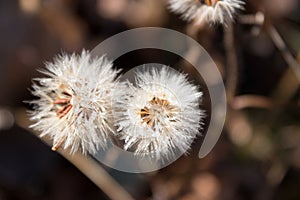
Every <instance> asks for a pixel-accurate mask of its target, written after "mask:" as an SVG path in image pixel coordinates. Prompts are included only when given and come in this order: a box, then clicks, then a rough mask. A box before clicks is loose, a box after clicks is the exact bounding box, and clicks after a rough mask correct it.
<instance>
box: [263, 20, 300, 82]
mask: <svg viewBox="0 0 300 200" xmlns="http://www.w3.org/2000/svg"><path fill="white" fill-rule="evenodd" d="M268 33H269V35H270V37H271V39H272V41H273V43H274V44H275V46H276V47H277V48H278V50H279V51H280V52H281V54H282V57H283V58H284V60H285V61H286V62H287V64H288V66H289V67H290V68H291V70H293V72H294V74H295V76H296V77H297V79H298V81H299V82H300V64H299V63H298V61H297V60H296V59H295V58H294V56H293V55H292V53H291V52H290V50H289V49H288V47H287V45H286V43H285V41H284V40H283V38H282V37H281V35H280V34H279V32H278V31H277V29H276V28H275V27H274V26H273V25H272V24H269V26H268Z"/></svg>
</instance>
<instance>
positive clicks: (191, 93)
mask: <svg viewBox="0 0 300 200" xmlns="http://www.w3.org/2000/svg"><path fill="white" fill-rule="evenodd" d="M118 95H121V96H118ZM118 95H116V96H115V97H114V99H116V102H117V103H116V105H115V106H114V117H115V121H116V126H117V127H118V133H117V136H119V137H120V139H123V140H124V142H125V145H124V149H125V150H132V151H134V153H135V154H136V155H138V156H141V157H145V156H150V157H151V158H154V159H156V160H161V159H167V158H172V157H173V156H174V155H175V153H177V152H179V153H181V154H182V153H184V152H186V151H187V150H188V149H189V147H190V145H191V143H192V141H193V140H194V138H195V137H196V136H197V135H198V134H199V131H200V128H201V127H200V125H201V119H202V117H203V111H202V110H201V109H200V108H199V103H200V101H201V97H202V92H199V91H198V87H197V86H195V85H193V84H191V83H189V81H188V80H187V76H186V75H184V74H181V73H179V72H177V71H175V70H173V69H172V68H169V67H167V66H164V67H162V68H160V69H158V68H151V69H144V70H141V71H138V72H137V73H136V86H133V85H131V86H130V87H128V89H127V90H126V91H125V90H124V93H123V94H121V93H118Z"/></svg>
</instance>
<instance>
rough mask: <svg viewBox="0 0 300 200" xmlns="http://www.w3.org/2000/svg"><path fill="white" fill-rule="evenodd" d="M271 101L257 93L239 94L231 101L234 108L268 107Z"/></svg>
mask: <svg viewBox="0 0 300 200" xmlns="http://www.w3.org/2000/svg"><path fill="white" fill-rule="evenodd" d="M272 106H273V102H272V100H271V99H270V98H268V97H264V96H258V95H240V96H236V97H235V98H234V100H233V102H232V107H233V108H234V109H244V108H270V107H272Z"/></svg>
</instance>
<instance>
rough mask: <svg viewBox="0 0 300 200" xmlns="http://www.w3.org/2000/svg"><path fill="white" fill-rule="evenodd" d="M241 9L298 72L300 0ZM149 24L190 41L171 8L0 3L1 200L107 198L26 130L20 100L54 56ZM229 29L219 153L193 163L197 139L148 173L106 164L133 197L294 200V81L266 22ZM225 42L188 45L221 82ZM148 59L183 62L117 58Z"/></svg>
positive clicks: (297, 140) (298, 133)
mask: <svg viewBox="0 0 300 200" xmlns="http://www.w3.org/2000/svg"><path fill="white" fill-rule="evenodd" d="M246 2H247V4H246V9H245V10H244V11H242V12H241V15H255V14H257V12H258V11H260V12H262V13H264V16H265V19H266V20H268V22H270V23H272V25H273V26H274V27H275V28H276V29H277V30H278V32H279V33H280V35H281V36H282V38H283V39H284V41H285V43H286V46H287V48H288V50H289V52H290V53H291V55H292V56H293V57H294V58H295V60H296V61H297V62H298V67H299V62H300V54H299V50H300V2H299V1H298V0H263V1H260V0H248V1H246ZM145 26H158V27H166V28H171V29H174V30H177V31H180V32H183V33H186V32H187V30H188V29H189V28H190V26H191V25H190V24H189V23H187V22H184V21H182V20H181V19H180V17H179V16H178V15H175V14H172V13H170V12H169V11H168V9H167V0H10V1H9V0H0V34H1V37H0V200H34V199H39V200H40V199H49V200H50V199H51V200H52V199H55V200H57V199H58V200H59V199H64V200H68V199H72V200H77V199H78V200H81V199H109V198H108V197H107V196H106V195H105V193H104V192H102V190H101V188H98V187H97V186H96V185H94V183H92V182H91V181H90V180H89V179H88V178H86V177H85V176H84V175H83V174H82V173H81V172H80V171H79V170H77V169H76V168H75V167H74V166H73V165H72V164H71V163H69V162H68V161H67V160H65V159H64V158H63V157H62V156H60V155H59V154H58V153H55V152H52V151H51V149H50V147H49V146H48V145H46V144H44V143H43V142H42V140H40V139H39V138H38V137H36V136H35V135H34V134H32V133H31V131H30V130H28V129H27V128H26V127H27V125H28V119H27V116H26V110H28V109H31V108H30V107H29V105H28V104H26V103H24V102H23V101H24V100H30V99H32V98H33V97H32V96H31V94H30V91H29V89H28V88H30V86H31V79H32V78H33V77H38V76H40V74H39V72H38V71H37V69H39V68H42V67H43V66H44V63H45V61H51V59H52V58H53V57H54V56H55V55H56V54H59V53H61V52H62V51H64V52H68V53H72V52H80V51H81V50H82V49H83V48H84V49H88V50H92V49H93V48H94V47H95V46H96V45H98V44H99V43H100V42H101V41H103V40H104V39H106V38H108V37H110V36H112V35H114V34H117V33H119V32H121V31H125V30H128V29H131V28H136V27H145ZM225 28H226V27H225ZM233 28H234V33H233V34H234V39H235V42H234V45H235V49H236V52H235V53H236V56H237V63H238V70H237V74H234V76H236V77H237V82H236V86H237V89H236V93H235V94H234V98H233V100H232V101H230V102H229V104H228V116H227V119H226V120H227V121H226V125H225V128H224V131H223V133H222V135H221V138H220V139H219V141H218V143H217V145H216V146H215V148H214V149H213V151H212V152H211V153H210V154H209V155H208V156H207V157H205V158H203V159H198V157H197V153H198V151H199V147H200V145H201V143H202V140H203V138H198V139H197V140H196V141H195V142H194V144H193V146H192V150H191V151H190V153H189V155H188V156H183V157H181V158H180V159H179V160H177V161H176V162H174V163H173V164H171V165H170V166H168V167H166V168H164V169H161V170H159V171H157V172H153V173H149V174H142V175H136V174H127V173H123V172H118V171H115V170H112V169H109V168H107V167H105V166H103V167H104V168H105V169H106V170H107V171H108V172H109V173H110V174H111V176H112V177H113V178H115V179H116V180H117V181H118V182H119V183H120V184H121V185H122V186H123V187H124V188H125V189H126V190H127V191H128V192H129V193H130V194H131V195H132V196H133V197H134V198H136V199H155V200H156V199H157V200H164V199H178V200H216V199H221V200H268V199H276V200H298V199H300V191H299V188H300V112H299V111H300V99H299V89H298V86H299V80H297V79H296V76H295V74H294V72H293V71H292V70H291V68H290V66H289V64H288V63H287V62H286V60H285V59H284V57H283V56H282V52H280V51H279V50H278V48H277V47H276V44H275V43H274V41H273V40H272V38H271V37H270V35H269V34H268V31H267V27H266V26H265V25H264V24H243V23H241V21H240V20H239V19H236V23H234V24H233ZM224 34H225V33H224V29H223V28H222V26H220V25H207V26H205V27H202V28H201V30H198V31H197V34H196V35H193V37H194V38H195V39H197V40H198V41H199V43H200V44H201V45H203V46H204V47H205V48H206V50H207V51H208V52H209V53H210V55H211V56H212V58H213V59H214V60H215V62H216V64H217V65H218V67H219V69H220V72H221V73H222V75H223V77H224V81H225V83H227V82H228V81H229V80H230V78H229V77H230V72H231V66H230V65H229V64H228V62H227V59H228V58H227V56H228V53H227V52H226V45H225V44H224V39H225V38H224ZM174 42H176V41H174ZM120 45H122V44H120ZM133 58H134V59H133ZM133 60H134V62H132V61H133ZM153 60H154V61H155V62H161V63H165V64H169V65H173V64H174V65H176V64H177V65H179V64H180V61H179V59H178V57H176V56H174V55H170V54H168V53H166V52H160V51H151V50H148V51H140V52H133V53H130V54H128V55H125V56H123V57H122V58H120V59H119V60H118V61H117V66H122V67H123V68H125V69H130V67H132V66H135V65H137V64H142V63H147V62H149V61H152V62H153ZM183 69H185V68H184V67H183ZM186 71H188V69H187V70H186ZM231 76H232V74H231ZM203 88H204V89H205V86H203ZM208 103H209V102H208ZM204 107H205V105H204ZM208 107H209V106H208ZM208 107H207V108H208Z"/></svg>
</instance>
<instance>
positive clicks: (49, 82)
mask: <svg viewBox="0 0 300 200" xmlns="http://www.w3.org/2000/svg"><path fill="white" fill-rule="evenodd" d="M41 72H42V73H43V74H44V75H46V77H44V78H37V79H35V82H34V83H33V86H32V88H33V90H32V94H33V95H34V96H36V97H38V99H37V100H33V101H31V102H30V103H32V104H33V105H34V110H33V111H32V112H31V113H30V115H31V120H32V121H34V122H35V123H34V124H33V125H31V127H32V128H34V129H35V130H38V131H40V132H41V136H49V137H50V138H51V139H52V140H53V147H52V149H53V150H57V149H58V148H60V147H63V148H64V149H66V148H70V150H71V153H75V152H77V151H81V152H82V153H84V154H85V153H87V152H89V153H95V152H96V151H97V150H98V149H99V148H105V146H106V143H107V140H108V135H109V133H111V132H112V129H111V122H110V121H111V95H112V93H113V92H112V91H113V90H114V88H115V86H116V77H117V73H118V72H117V71H116V70H114V69H112V62H110V61H108V60H107V59H106V57H105V56H102V57H97V58H91V55H90V53H89V52H87V51H85V50H83V51H82V53H81V55H76V54H73V55H66V54H62V55H60V56H58V57H56V58H55V60H54V62H52V63H50V62H49V63H46V69H45V70H43V71H41Z"/></svg>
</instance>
